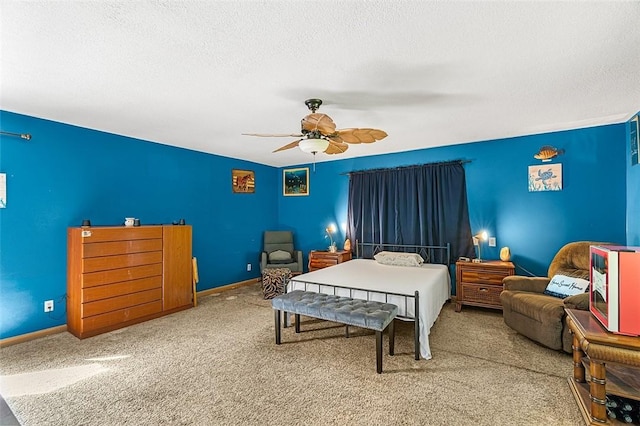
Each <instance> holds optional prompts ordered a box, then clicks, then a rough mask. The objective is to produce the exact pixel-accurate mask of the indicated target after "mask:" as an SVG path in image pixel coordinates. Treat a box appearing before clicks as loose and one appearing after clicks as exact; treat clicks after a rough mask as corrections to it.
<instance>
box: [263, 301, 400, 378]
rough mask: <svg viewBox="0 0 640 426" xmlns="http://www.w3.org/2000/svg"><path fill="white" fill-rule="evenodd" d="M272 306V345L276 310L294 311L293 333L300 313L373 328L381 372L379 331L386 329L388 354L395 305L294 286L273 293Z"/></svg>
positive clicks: (278, 331)
mask: <svg viewBox="0 0 640 426" xmlns="http://www.w3.org/2000/svg"><path fill="white" fill-rule="evenodd" d="M271 306H272V307H273V309H275V322H276V345H279V344H280V343H281V333H280V315H281V314H280V313H281V312H285V313H287V312H288V313H292V314H295V321H296V326H295V330H296V333H300V315H305V316H308V317H313V318H318V319H322V320H326V321H333V322H337V323H340V324H345V325H346V326H347V337H349V326H350V325H351V326H355V327H361V328H366V329H369V330H375V332H376V371H377V372H378V374H379V373H382V332H383V331H385V330H386V329H387V328H388V329H389V355H393V351H394V343H395V342H394V340H395V330H394V327H393V320H394V318H395V317H396V315H397V314H398V307H397V306H396V305H392V304H391V303H382V302H375V301H368V300H360V299H352V298H350V297H342V296H334V295H331V294H323V293H313V292H309V291H302V290H295V291H292V292H291V293H285V294H282V295H280V296H276V297H274V298H273V299H272V300H271Z"/></svg>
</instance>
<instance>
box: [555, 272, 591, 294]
mask: <svg viewBox="0 0 640 426" xmlns="http://www.w3.org/2000/svg"><path fill="white" fill-rule="evenodd" d="M588 290H589V281H587V280H584V279H582V278H576V277H568V276H566V275H554V277H553V278H551V281H549V284H548V285H547V288H546V289H545V290H544V294H548V295H549V296H553V297H559V298H561V299H564V298H565V297H568V296H573V295H575V294H580V293H585V292H586V291H588Z"/></svg>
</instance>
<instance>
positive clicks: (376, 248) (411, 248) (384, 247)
mask: <svg viewBox="0 0 640 426" xmlns="http://www.w3.org/2000/svg"><path fill="white" fill-rule="evenodd" d="M355 246H356V252H355V257H356V259H373V256H375V255H376V254H377V253H380V252H381V251H397V252H403V253H418V254H419V255H420V256H422V258H423V259H424V261H425V263H441V264H443V265H449V264H450V263H451V244H450V243H447V244H446V245H443V246H420V245H410V244H384V243H361V242H359V241H357V240H356V244H355Z"/></svg>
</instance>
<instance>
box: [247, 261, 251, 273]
mask: <svg viewBox="0 0 640 426" xmlns="http://www.w3.org/2000/svg"><path fill="white" fill-rule="evenodd" d="M250 271H251V264H250V263H247V272H250Z"/></svg>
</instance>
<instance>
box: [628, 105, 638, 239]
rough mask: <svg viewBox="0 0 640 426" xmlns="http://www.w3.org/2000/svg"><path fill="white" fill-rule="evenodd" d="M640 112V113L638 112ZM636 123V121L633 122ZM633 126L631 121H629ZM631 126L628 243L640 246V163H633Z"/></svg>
mask: <svg viewBox="0 0 640 426" xmlns="http://www.w3.org/2000/svg"><path fill="white" fill-rule="evenodd" d="M638 114H640V113H638ZM633 124H634V125H635V122H634V123H633ZM628 126H631V122H629V123H628ZM629 129H630V127H627V146H626V148H627V151H626V154H625V161H626V164H627V245H630V246H640V165H638V164H636V165H633V166H632V165H631V156H630V152H631V139H630V138H629V136H630V131H629Z"/></svg>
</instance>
